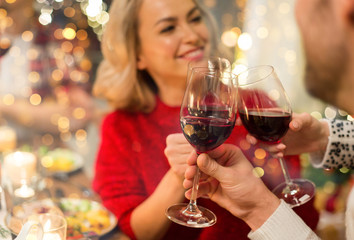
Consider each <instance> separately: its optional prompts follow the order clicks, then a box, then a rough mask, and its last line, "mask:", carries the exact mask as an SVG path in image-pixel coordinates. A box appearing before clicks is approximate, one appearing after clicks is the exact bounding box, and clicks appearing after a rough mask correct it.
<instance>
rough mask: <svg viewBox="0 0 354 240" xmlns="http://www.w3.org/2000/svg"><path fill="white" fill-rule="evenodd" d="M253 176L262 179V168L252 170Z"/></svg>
mask: <svg viewBox="0 0 354 240" xmlns="http://www.w3.org/2000/svg"><path fill="white" fill-rule="evenodd" d="M253 175H255V176H256V177H259V178H261V177H263V175H264V170H263V168H261V167H255V168H253Z"/></svg>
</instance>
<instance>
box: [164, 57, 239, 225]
mask: <svg viewBox="0 0 354 240" xmlns="http://www.w3.org/2000/svg"><path fill="white" fill-rule="evenodd" d="M208 63H210V64H211V63H212V61H210V62H208ZM210 64H207V65H206V66H207V67H199V66H198V67H194V68H191V69H189V73H188V82H187V88H186V91H185V94H184V97H183V101H182V104H181V111H180V124H181V128H182V131H183V134H184V136H185V137H186V139H187V141H188V142H189V143H190V144H191V145H192V146H193V147H194V148H195V150H196V152H197V154H201V153H206V152H208V151H210V150H212V149H214V148H216V147H218V146H220V145H221V144H222V143H223V142H224V141H225V140H226V139H227V138H228V137H229V136H230V134H231V132H232V129H233V128H234V125H235V120H236V96H237V88H236V84H237V82H236V76H235V75H233V74H232V73H231V72H229V71H228V69H227V70H225V69H224V70H223V69H222V67H221V68H220V66H224V65H223V64H220V65H219V67H218V68H214V67H211V66H210ZM225 66H229V65H227V64H226V65H225ZM199 178H200V172H199V169H198V168H197V173H196V175H195V177H194V181H193V187H192V194H191V198H190V201H189V203H179V204H175V205H172V206H170V207H169V208H167V210H166V216H167V217H168V218H169V219H170V220H172V221H173V222H175V223H178V224H181V225H184V226H187V227H194V228H203V227H209V226H212V225H213V224H215V223H216V216H215V214H214V213H213V212H212V211H210V210H209V209H206V208H204V207H201V206H198V205H197V191H198V186H199Z"/></svg>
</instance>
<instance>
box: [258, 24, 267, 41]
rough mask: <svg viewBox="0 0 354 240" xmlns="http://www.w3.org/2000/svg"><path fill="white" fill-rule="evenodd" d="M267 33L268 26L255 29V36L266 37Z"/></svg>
mask: <svg viewBox="0 0 354 240" xmlns="http://www.w3.org/2000/svg"><path fill="white" fill-rule="evenodd" d="M268 34H269V31H268V28H266V27H260V28H258V29H257V37H259V38H260V39H264V38H267V37H268Z"/></svg>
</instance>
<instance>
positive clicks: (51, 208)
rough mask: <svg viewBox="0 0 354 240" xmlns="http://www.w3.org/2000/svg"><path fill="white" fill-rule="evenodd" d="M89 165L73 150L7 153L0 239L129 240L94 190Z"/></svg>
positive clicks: (3, 166)
mask: <svg viewBox="0 0 354 240" xmlns="http://www.w3.org/2000/svg"><path fill="white" fill-rule="evenodd" d="M84 162H85V161H84V159H83V157H82V156H81V155H80V154H79V153H77V152H75V151H73V150H71V149H68V148H55V149H51V150H48V149H46V150H45V151H44V150H43V149H41V150H39V151H28V149H27V150H22V149H20V148H13V149H6V151H2V159H1V188H0V194H1V195H0V238H1V239H5V240H12V239H16V240H22V239H23V240H25V239H41V240H46V239H53V240H56V239H69V240H70V239H72V240H74V239H82V240H84V239H91V240H95V239H128V238H127V237H126V236H125V235H124V234H123V233H121V232H120V231H119V229H118V228H117V218H116V217H115V216H114V214H113V213H111V212H110V211H109V210H108V209H106V208H105V207H104V206H103V205H102V204H101V201H100V198H99V196H98V195H96V194H95V193H94V191H93V190H92V189H91V180H90V179H89V178H88V177H87V175H86V174H85V172H84V171H83V166H84ZM53 224H57V226H54V225H53ZM53 229H55V230H53Z"/></svg>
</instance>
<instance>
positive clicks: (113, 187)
mask: <svg viewBox="0 0 354 240" xmlns="http://www.w3.org/2000/svg"><path fill="white" fill-rule="evenodd" d="M216 36H217V34H216V32H215V30H213V21H212V18H211V16H210V14H208V12H207V11H206V10H205V9H204V8H203V7H202V6H201V5H200V4H199V3H198V2H197V1H194V0H129V1H128V0H115V1H113V4H112V6H111V9H110V21H109V23H108V24H107V28H106V30H105V33H104V36H103V39H102V49H103V54H104V60H103V61H102V63H101V65H100V67H99V69H98V75H97V80H96V83H95V86H94V94H95V95H97V96H101V97H104V98H106V99H107V100H108V101H109V102H110V103H111V104H112V106H113V107H114V108H115V109H116V110H115V111H114V112H112V113H111V114H109V115H107V116H106V117H105V119H104V121H103V124H102V135H101V144H100V149H99V153H98V156H97V161H96V168H95V178H94V183H93V187H94V189H95V190H96V191H97V192H98V194H99V195H100V196H101V198H102V201H103V203H104V205H105V206H106V207H107V208H108V209H110V210H111V211H112V212H113V213H114V214H115V215H116V216H117V217H118V223H119V227H120V229H121V230H122V231H123V232H124V233H125V234H127V235H128V236H129V237H130V238H132V239H188V240H193V239H220V238H223V239H235V236H238V238H237V239H247V234H248V232H249V231H250V229H249V228H248V227H247V225H246V224H244V223H243V222H242V221H241V220H238V219H235V218H233V217H232V215H231V214H230V213H228V212H227V211H226V210H224V209H222V208H220V207H219V206H217V205H216V204H215V203H213V202H211V201H210V200H208V199H200V201H199V203H200V205H202V206H205V207H207V208H208V209H210V210H212V211H213V212H214V213H215V214H216V215H217V217H218V222H217V223H216V224H215V225H214V226H213V227H210V228H205V229H192V228H187V227H183V226H179V225H177V224H175V223H172V222H171V221H169V220H168V219H167V217H166V216H165V210H166V208H167V207H168V206H170V205H172V204H174V203H179V202H181V201H184V200H185V198H184V189H183V186H182V182H183V179H184V172H185V169H186V168H187V163H186V161H187V156H188V155H189V154H190V153H191V152H192V151H193V149H192V147H191V146H190V145H189V143H188V142H187V141H186V140H185V138H184V137H183V135H182V134H181V129H180V126H179V110H180V104H181V101H182V97H183V94H184V90H185V84H186V83H185V82H186V75H187V65H188V63H189V62H190V61H195V60H199V59H201V58H202V57H205V56H208V55H219V56H221V55H222V56H224V55H223V53H221V52H220V50H219V49H218V44H217V42H216V41H215V40H214V39H215V37H216ZM237 132H238V130H236V132H235V133H234V134H233V137H231V138H230V141H233V142H234V143H236V138H237V139H239V136H241V137H242V136H244V135H239V133H237ZM244 134H245V132H244ZM295 169H296V168H295ZM297 170H298V168H297ZM280 181H282V179H281V180H280ZM280 181H279V182H280ZM305 208H306V206H305ZM299 209H300V208H299ZM302 212H307V213H309V214H311V215H308V216H309V217H308V218H307V221H309V222H310V221H311V222H313V224H312V225H313V226H316V224H317V221H318V214H317V212H316V211H315V210H314V208H313V206H312V205H311V204H309V205H307V209H305V210H302ZM300 215H301V214H300Z"/></svg>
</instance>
